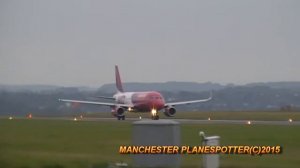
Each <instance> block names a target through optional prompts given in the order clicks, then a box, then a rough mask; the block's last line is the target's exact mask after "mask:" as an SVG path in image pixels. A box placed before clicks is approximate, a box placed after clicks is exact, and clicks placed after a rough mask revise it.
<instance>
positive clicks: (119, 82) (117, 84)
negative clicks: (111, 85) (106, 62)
mask: <svg viewBox="0 0 300 168" xmlns="http://www.w3.org/2000/svg"><path fill="white" fill-rule="evenodd" d="M115 76H116V87H117V89H118V91H119V92H124V90H123V86H122V81H121V77H120V73H119V68H118V65H116V66H115Z"/></svg>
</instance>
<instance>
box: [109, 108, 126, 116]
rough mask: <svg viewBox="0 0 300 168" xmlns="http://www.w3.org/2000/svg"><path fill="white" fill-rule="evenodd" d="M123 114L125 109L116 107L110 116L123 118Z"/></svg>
mask: <svg viewBox="0 0 300 168" xmlns="http://www.w3.org/2000/svg"><path fill="white" fill-rule="evenodd" d="M124 113H125V109H124V108H122V107H116V108H114V109H113V110H112V115H113V116H115V117H118V116H119V117H122V116H124Z"/></svg>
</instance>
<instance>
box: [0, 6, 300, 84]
mask: <svg viewBox="0 0 300 168" xmlns="http://www.w3.org/2000/svg"><path fill="white" fill-rule="evenodd" d="M299 9H300V1H298V0H247V1H246V0H245V1H242V0H226V1H225V0H220V1H212V0H207V1H200V0H193V1H192V0H188V1H185V0H182V1H179V0H151V1H143V0H135V1H129V0H126V1H112V0H107V1H98V0H94V1H89V0H48V1H46V0H26V1H25V0H24V1H23V0H19V1H15V0H0V83H2V84H55V85H64V86H77V85H87V86H100V85H102V84H104V83H111V82H114V76H113V75H114V67H113V66H114V65H115V64H118V65H119V67H120V71H121V75H122V80H123V81H125V82H165V81H194V82H207V81H211V82H219V83H237V84H244V83H248V82H265V81H300V73H299V72H300V33H299V30H300V19H299V16H300V10H299Z"/></svg>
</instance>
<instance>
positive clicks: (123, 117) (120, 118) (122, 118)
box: [117, 115, 125, 120]
mask: <svg viewBox="0 0 300 168" xmlns="http://www.w3.org/2000/svg"><path fill="white" fill-rule="evenodd" d="M117 117H118V120H125V115H123V116H117Z"/></svg>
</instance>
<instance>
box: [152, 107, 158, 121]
mask: <svg viewBox="0 0 300 168" xmlns="http://www.w3.org/2000/svg"><path fill="white" fill-rule="evenodd" d="M151 119H152V120H158V119H159V115H158V113H157V110H156V109H152V110H151Z"/></svg>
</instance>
